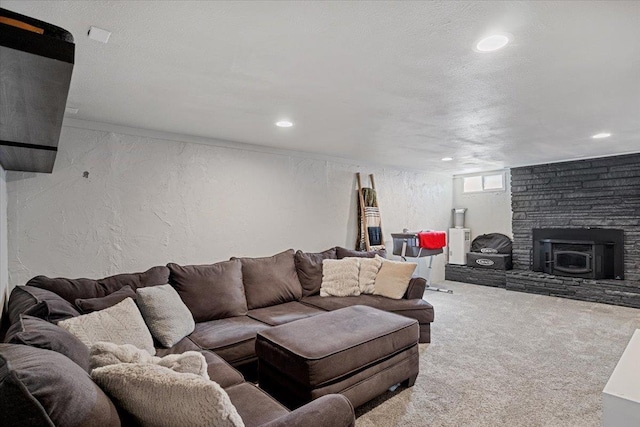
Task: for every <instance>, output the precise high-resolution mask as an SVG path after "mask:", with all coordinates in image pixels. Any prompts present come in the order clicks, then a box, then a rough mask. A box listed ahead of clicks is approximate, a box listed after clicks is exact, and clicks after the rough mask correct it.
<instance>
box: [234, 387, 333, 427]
mask: <svg viewBox="0 0 640 427" xmlns="http://www.w3.org/2000/svg"><path fill="white" fill-rule="evenodd" d="M226 392H227V394H228V395H229V399H231V403H233V406H235V407H236V409H237V411H238V413H239V414H240V417H241V418H242V421H244V423H245V425H246V426H261V425H264V424H266V423H268V422H269V421H273V420H275V419H277V418H280V417H282V416H284V415H287V414H288V413H289V410H288V409H287V408H285V407H284V406H282V405H281V404H280V403H279V402H277V401H276V400H275V399H274V398H273V397H271V396H269V395H268V394H267V393H265V392H264V391H262V390H260V389H259V388H258V387H256V386H254V385H253V384H249V383H243V384H239V385H236V386H233V387H229V388H228V389H226ZM309 415H310V417H311V416H312V415H311V414H309ZM316 417H323V414H322V413H318V414H316ZM300 425H301V426H302V425H304V424H300Z"/></svg>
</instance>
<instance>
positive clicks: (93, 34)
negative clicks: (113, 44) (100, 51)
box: [89, 27, 111, 43]
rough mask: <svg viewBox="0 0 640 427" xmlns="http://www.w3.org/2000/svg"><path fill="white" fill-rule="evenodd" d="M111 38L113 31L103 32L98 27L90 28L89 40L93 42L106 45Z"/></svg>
mask: <svg viewBox="0 0 640 427" xmlns="http://www.w3.org/2000/svg"><path fill="white" fill-rule="evenodd" d="M109 37H111V31H107V30H103V29H102V28H98V27H91V28H89V38H90V39H91V40H95V41H97V42H100V43H106V42H108V41H109Z"/></svg>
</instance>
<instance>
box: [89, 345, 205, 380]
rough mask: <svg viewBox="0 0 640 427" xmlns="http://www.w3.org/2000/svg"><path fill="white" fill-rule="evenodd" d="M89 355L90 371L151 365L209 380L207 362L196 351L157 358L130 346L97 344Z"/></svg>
mask: <svg viewBox="0 0 640 427" xmlns="http://www.w3.org/2000/svg"><path fill="white" fill-rule="evenodd" d="M90 354H91V356H90V358H89V366H90V370H93V369H96V368H102V367H104V366H109V365H115V364H118V363H152V364H155V365H159V366H164V367H165V368H169V369H171V370H173V371H176V372H182V373H187V374H196V375H200V376H201V377H203V378H206V379H209V373H208V372H207V367H208V366H207V360H206V359H205V357H204V355H203V354H202V353H200V352H197V351H185V352H184V353H180V354H169V355H167V356H164V357H157V356H152V355H151V354H149V353H148V352H147V351H146V350H140V349H139V348H137V347H135V346H132V345H131V344H124V345H117V344H113V343H110V342H99V343H96V344H94V345H93V346H91V351H90Z"/></svg>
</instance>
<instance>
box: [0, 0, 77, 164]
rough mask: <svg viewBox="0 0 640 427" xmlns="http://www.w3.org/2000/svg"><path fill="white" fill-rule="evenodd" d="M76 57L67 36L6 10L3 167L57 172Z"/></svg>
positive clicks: (0, 65)
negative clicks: (54, 168) (56, 161)
mask: <svg viewBox="0 0 640 427" xmlns="http://www.w3.org/2000/svg"><path fill="white" fill-rule="evenodd" d="M74 57H75V44H74V43H73V36H72V35H71V33H69V32H68V31H66V30H63V29H62V28H60V27H56V26H55V25H51V24H47V23H45V22H42V21H38V20H37V19H33V18H29V17H27V16H24V15H20V14H18V13H15V12H11V11H9V10H6V9H1V8H0V75H1V76H2V85H0V99H1V100H2V103H1V104H0V164H1V165H2V167H3V168H4V169H5V170H11V171H26V172H46V173H51V172H52V171H53V164H54V162H55V159H56V153H57V150H58V141H59V139H60V130H61V128H62V118H63V116H64V111H65V107H66V104H67V96H68V95H69V85H70V84H71V73H72V71H73V64H74Z"/></svg>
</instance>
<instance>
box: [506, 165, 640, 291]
mask: <svg viewBox="0 0 640 427" xmlns="http://www.w3.org/2000/svg"><path fill="white" fill-rule="evenodd" d="M511 206H512V210H513V221H512V225H513V238H514V241H513V261H514V268H516V269H524V270H526V269H528V268H529V251H530V249H531V246H532V229H534V228H580V227H600V228H618V229H622V230H624V239H625V245H624V257H625V259H624V268H625V279H626V280H627V281H629V280H633V281H637V280H640V154H631V155H625V156H615V157H606V158H599V159H590V160H578V161H572V162H564V163H554V164H548V165H538V166H527V167H520V168H514V169H511Z"/></svg>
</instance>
